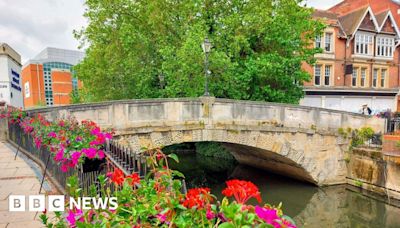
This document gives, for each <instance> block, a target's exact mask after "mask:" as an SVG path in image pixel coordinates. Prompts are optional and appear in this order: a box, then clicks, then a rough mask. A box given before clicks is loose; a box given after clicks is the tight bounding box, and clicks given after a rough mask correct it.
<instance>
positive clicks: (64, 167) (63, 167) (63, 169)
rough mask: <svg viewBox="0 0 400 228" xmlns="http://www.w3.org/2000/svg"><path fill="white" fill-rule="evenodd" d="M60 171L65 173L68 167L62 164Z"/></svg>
mask: <svg viewBox="0 0 400 228" xmlns="http://www.w3.org/2000/svg"><path fill="white" fill-rule="evenodd" d="M61 171H63V172H64V173H66V172H67V171H68V165H67V164H62V165H61Z"/></svg>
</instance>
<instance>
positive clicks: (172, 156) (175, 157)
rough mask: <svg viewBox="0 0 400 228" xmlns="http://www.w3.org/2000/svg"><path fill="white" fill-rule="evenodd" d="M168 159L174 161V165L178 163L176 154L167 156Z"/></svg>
mask: <svg viewBox="0 0 400 228" xmlns="http://www.w3.org/2000/svg"><path fill="white" fill-rule="evenodd" d="M168 157H169V158H172V159H174V161H175V162H176V163H179V158H178V156H177V155H176V154H168Z"/></svg>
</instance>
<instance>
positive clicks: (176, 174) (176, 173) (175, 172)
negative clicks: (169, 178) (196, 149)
mask: <svg viewBox="0 0 400 228" xmlns="http://www.w3.org/2000/svg"><path fill="white" fill-rule="evenodd" d="M172 175H174V176H177V177H181V178H185V175H183V173H181V172H179V171H178V170H173V171H172Z"/></svg>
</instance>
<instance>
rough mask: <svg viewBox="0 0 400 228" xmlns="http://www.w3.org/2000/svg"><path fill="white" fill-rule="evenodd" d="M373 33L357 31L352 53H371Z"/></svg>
mask: <svg viewBox="0 0 400 228" xmlns="http://www.w3.org/2000/svg"><path fill="white" fill-rule="evenodd" d="M373 39H374V38H373V35H371V34H366V33H357V34H356V39H355V44H354V53H355V54H359V55H372V50H373V45H374V42H373Z"/></svg>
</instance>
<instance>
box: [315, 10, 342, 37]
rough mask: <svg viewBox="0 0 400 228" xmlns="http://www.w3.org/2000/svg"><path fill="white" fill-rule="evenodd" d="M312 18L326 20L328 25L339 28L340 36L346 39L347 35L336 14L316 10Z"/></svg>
mask: <svg viewBox="0 0 400 228" xmlns="http://www.w3.org/2000/svg"><path fill="white" fill-rule="evenodd" d="M312 16H313V17H314V18H321V19H322V20H324V21H325V22H326V23H327V24H329V25H331V26H335V27H338V28H339V36H340V37H346V34H345V33H344V31H343V28H342V25H341V24H340V21H339V20H338V16H337V15H336V14H335V13H332V12H329V11H327V10H320V9H315V11H314V12H313V14H312Z"/></svg>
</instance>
